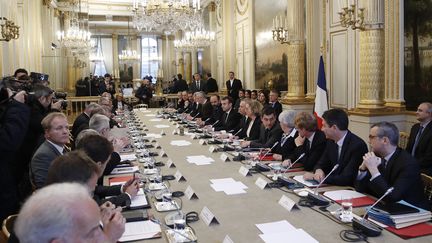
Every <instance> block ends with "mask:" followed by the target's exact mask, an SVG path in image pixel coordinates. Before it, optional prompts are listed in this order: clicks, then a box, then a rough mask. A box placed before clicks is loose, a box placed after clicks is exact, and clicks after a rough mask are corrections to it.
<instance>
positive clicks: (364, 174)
mask: <svg viewBox="0 0 432 243" xmlns="http://www.w3.org/2000/svg"><path fill="white" fill-rule="evenodd" d="M398 141H399V130H398V128H397V127H396V126H395V125H394V124H393V123H390V122H380V123H377V124H374V125H372V128H371V129H370V133H369V144H370V146H371V148H372V152H368V153H366V154H365V155H364V156H363V162H362V164H361V165H360V167H359V171H358V174H357V179H356V182H355V188H356V190H357V191H360V192H366V193H368V194H371V195H373V196H375V197H377V198H379V197H381V196H382V195H384V193H385V192H386V191H387V190H388V189H389V188H390V187H394V190H393V192H391V193H390V194H388V195H387V196H386V197H385V198H384V200H385V201H386V202H397V201H400V200H405V201H406V202H408V203H411V204H413V205H415V206H418V207H421V208H424V209H429V205H428V202H427V200H426V199H425V198H424V195H423V186H422V181H421V178H420V170H419V166H418V164H417V163H416V162H415V159H414V158H413V157H412V156H411V155H410V154H409V153H408V152H407V151H405V150H403V149H401V148H399V147H398Z"/></svg>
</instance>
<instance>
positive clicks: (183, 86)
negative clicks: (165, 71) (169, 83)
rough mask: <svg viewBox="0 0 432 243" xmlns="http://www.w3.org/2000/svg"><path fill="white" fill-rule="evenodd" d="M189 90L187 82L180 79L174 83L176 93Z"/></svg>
mask: <svg viewBox="0 0 432 243" xmlns="http://www.w3.org/2000/svg"><path fill="white" fill-rule="evenodd" d="M185 90H188V85H187V83H186V80H184V79H180V80H177V81H175V82H174V90H173V91H174V93H177V92H180V91H185Z"/></svg>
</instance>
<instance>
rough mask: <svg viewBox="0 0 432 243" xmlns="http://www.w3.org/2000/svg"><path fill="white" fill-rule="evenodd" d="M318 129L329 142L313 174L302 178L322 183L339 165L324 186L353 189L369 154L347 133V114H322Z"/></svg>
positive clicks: (360, 143)
mask: <svg viewBox="0 0 432 243" xmlns="http://www.w3.org/2000/svg"><path fill="white" fill-rule="evenodd" d="M321 130H322V131H323V132H324V134H325V135H326V137H327V139H329V140H328V141H327V144H326V148H325V150H324V153H323V155H322V156H321V158H320V160H319V161H318V163H317V164H316V166H315V170H314V173H310V172H307V173H306V174H304V176H303V177H304V179H305V180H316V181H319V182H321V181H322V180H323V179H324V177H325V176H326V175H327V174H328V173H330V171H331V170H332V169H333V167H334V166H335V165H336V164H338V165H339V167H338V168H337V169H336V171H334V172H333V174H331V175H330V176H329V177H328V178H327V179H326V184H332V185H338V186H352V185H353V184H354V180H355V178H356V176H357V169H358V167H359V165H360V164H361V162H362V157H363V155H364V154H365V153H366V152H367V151H368V149H367V146H366V143H365V142H364V141H363V140H362V139H361V138H359V137H358V136H356V135H355V134H353V133H351V132H350V131H349V130H348V115H347V114H346V113H345V111H343V110H341V109H331V110H327V111H325V112H324V114H323V125H322V128H321Z"/></svg>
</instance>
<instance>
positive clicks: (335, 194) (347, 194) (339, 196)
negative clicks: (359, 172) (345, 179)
mask: <svg viewBox="0 0 432 243" xmlns="http://www.w3.org/2000/svg"><path fill="white" fill-rule="evenodd" d="M324 196H326V197H328V198H330V199H331V200H333V201H336V200H344V199H353V198H360V197H366V195H365V194H362V193H360V192H356V191H354V190H336V191H327V192H324Z"/></svg>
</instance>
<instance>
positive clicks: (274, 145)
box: [259, 141, 279, 162]
mask: <svg viewBox="0 0 432 243" xmlns="http://www.w3.org/2000/svg"><path fill="white" fill-rule="evenodd" d="M278 144H279V141H276V142H275V143H274V144H273V146H272V147H271V148H270V149H269V150H267V152H266V153H265V154H264V155H263V156H261V158H260V159H259V161H260V162H261V160H262V159H264V158H265V157H266V156H267V154H269V153H270V152H271V151H272V150H273V149H274V147H276V146H277V145H278Z"/></svg>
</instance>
